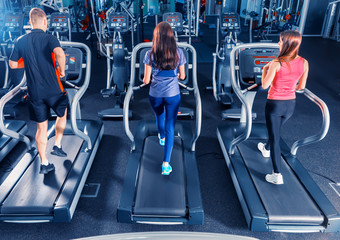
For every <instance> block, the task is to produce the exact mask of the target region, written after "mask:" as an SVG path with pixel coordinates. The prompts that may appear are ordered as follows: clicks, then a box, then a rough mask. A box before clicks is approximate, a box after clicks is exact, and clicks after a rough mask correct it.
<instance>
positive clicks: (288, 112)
mask: <svg viewBox="0 0 340 240" xmlns="http://www.w3.org/2000/svg"><path fill="white" fill-rule="evenodd" d="M294 109H295V99H292V100H270V99H268V100H267V103H266V110H265V115H266V123H267V130H268V136H269V139H268V142H267V144H266V149H270V157H271V159H272V161H273V167H274V172H275V173H280V172H281V150H280V132H281V127H282V125H283V124H284V123H285V122H286V121H287V120H288V119H289V118H290V117H291V116H292V115H293V113H294Z"/></svg>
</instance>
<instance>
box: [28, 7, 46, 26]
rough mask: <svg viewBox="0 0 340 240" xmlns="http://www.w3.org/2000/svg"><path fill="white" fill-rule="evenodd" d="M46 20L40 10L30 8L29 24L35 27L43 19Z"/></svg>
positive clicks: (44, 14)
mask: <svg viewBox="0 0 340 240" xmlns="http://www.w3.org/2000/svg"><path fill="white" fill-rule="evenodd" d="M45 18H47V16H46V13H45V12H44V11H43V10H41V9H40V8H32V9H31V11H30V20H31V24H32V25H35V24H37V23H40V22H41V21H42V20H43V19H45Z"/></svg>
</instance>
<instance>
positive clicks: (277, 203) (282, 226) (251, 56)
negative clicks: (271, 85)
mask: <svg viewBox="0 0 340 240" xmlns="http://www.w3.org/2000/svg"><path fill="white" fill-rule="evenodd" d="M277 48H278V45H277V44H270V43H252V44H241V45H239V46H236V47H235V48H234V49H233V50H232V52H231V54H230V67H231V70H232V82H231V83H232V87H233V89H234V92H235V93H236V95H237V97H238V98H239V99H240V101H241V102H242V106H243V107H244V110H245V111H243V114H242V116H241V119H240V122H233V123H230V122H228V123H222V124H220V125H219V126H218V128H217V137H218V140H219V143H220V146H221V148H222V151H223V155H224V158H225V160H226V163H227V166H228V169H229V171H230V175H231V178H232V181H233V183H234V186H235V190H236V193H237V195H238V198H239V201H240V203H241V207H242V210H243V213H244V216H245V218H246V221H247V224H248V226H249V228H250V229H251V230H252V231H282V232H335V231H339V226H340V225H339V223H340V217H339V216H340V215H339V213H338V212H337V210H336V209H335V208H334V206H333V205H332V204H331V203H330V201H329V200H328V199H327V197H326V196H325V194H324V193H323V192H322V191H321V189H320V188H319V187H318V185H317V184H316V183H315V182H314V181H313V179H312V177H311V176H310V175H309V173H308V172H307V170H306V169H305V168H304V167H303V166H302V164H301V163H300V162H299V160H298V158H297V157H296V153H297V150H298V149H299V148H300V147H302V146H305V145H308V144H311V143H315V142H318V141H320V140H322V139H323V138H324V137H325V136H326V134H327V131H328V128H329V123H330V116H329V111H328V108H327V105H326V104H325V103H324V102H323V101H322V100H321V99H320V98H318V97H317V96H316V95H315V94H313V93H312V92H311V91H309V90H308V89H304V90H303V91H302V92H301V94H303V95H304V96H306V97H307V98H308V99H309V100H311V102H313V103H314V104H316V105H317V106H318V107H319V108H320V110H321V112H322V121H323V122H322V129H321V131H320V132H319V133H318V134H316V135H313V136H310V137H306V138H304V139H302V140H298V141H296V142H294V143H293V145H292V147H291V148H289V147H288V145H287V144H286V143H285V142H284V141H283V140H282V139H281V140H280V145H281V152H282V155H281V156H282V175H283V176H284V184H283V185H274V184H271V183H268V182H266V181H265V175H266V174H267V173H270V172H272V169H273V167H272V161H271V160H270V159H268V158H264V157H263V156H262V154H261V152H260V151H258V149H257V144H258V142H260V141H261V142H265V141H266V140H267V139H268V136H267V129H266V125H265V124H264V123H258V122H253V121H252V117H251V111H252V104H251V103H249V102H248V100H247V97H246V95H247V94H251V95H256V92H257V90H258V89H259V85H260V81H261V75H262V71H261V69H262V68H263V66H264V65H265V64H266V63H267V60H268V61H269V60H271V58H270V57H268V56H266V55H264V53H266V52H268V51H270V49H277ZM241 49H242V51H240V50H241ZM236 56H238V58H236ZM242 73H243V74H246V73H248V74H249V75H253V76H254V77H255V80H253V81H247V80H246V81H245V80H243V79H247V78H245V77H246V76H243V77H242V75H241V74H242ZM242 81H243V82H242Z"/></svg>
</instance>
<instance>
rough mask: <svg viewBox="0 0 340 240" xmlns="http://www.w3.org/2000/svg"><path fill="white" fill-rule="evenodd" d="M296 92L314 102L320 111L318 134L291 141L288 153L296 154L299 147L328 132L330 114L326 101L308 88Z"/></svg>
mask: <svg viewBox="0 0 340 240" xmlns="http://www.w3.org/2000/svg"><path fill="white" fill-rule="evenodd" d="M296 92H297V93H301V94H304V95H305V96H306V97H307V98H308V99H309V100H311V101H312V102H313V103H315V104H316V105H317V106H318V107H319V108H320V110H321V113H322V127H321V130H320V132H319V133H318V134H315V135H312V136H310V137H305V138H303V139H301V140H297V141H295V142H294V143H293V145H292V147H291V150H290V153H291V154H292V155H294V156H295V155H296V152H297V150H298V148H299V147H302V146H306V145H308V144H311V143H315V142H319V141H321V140H322V139H323V138H324V137H325V136H326V135H327V133H328V130H329V125H330V115H329V110H328V107H327V105H326V103H325V102H324V101H323V100H321V99H320V98H319V97H318V96H316V95H315V94H314V93H312V92H311V91H310V90H309V89H307V88H305V89H304V90H303V91H296Z"/></svg>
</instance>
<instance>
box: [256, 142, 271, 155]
mask: <svg viewBox="0 0 340 240" xmlns="http://www.w3.org/2000/svg"><path fill="white" fill-rule="evenodd" d="M257 149H258V150H259V151H260V152H261V154H262V157H265V158H268V157H270V153H269V154H268V155H267V154H263V152H262V150H261V148H260V147H259V145H257Z"/></svg>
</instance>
